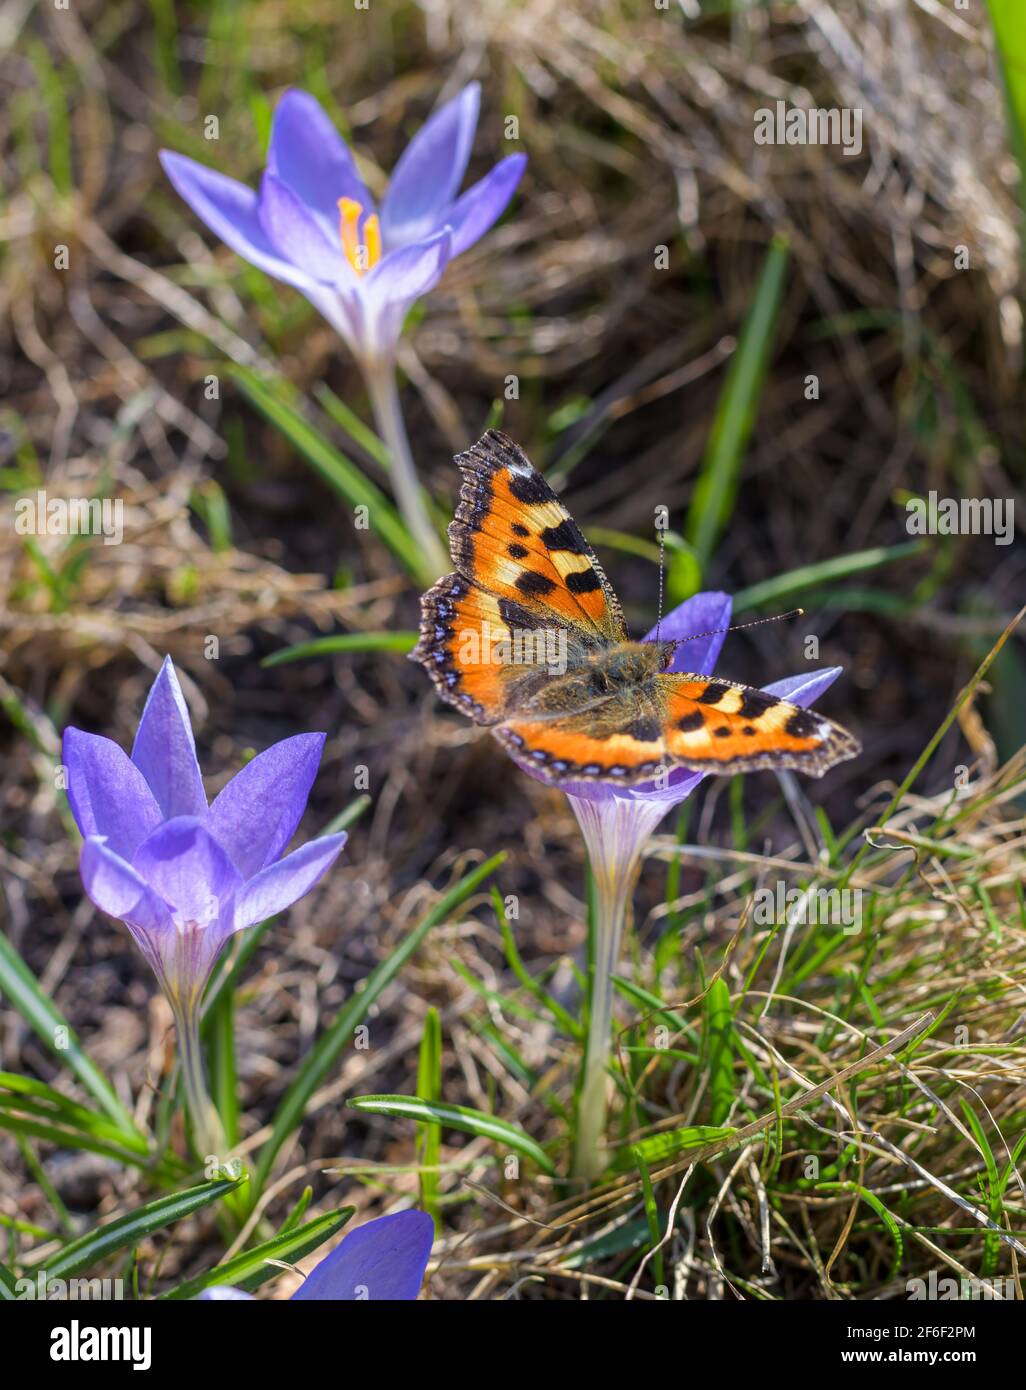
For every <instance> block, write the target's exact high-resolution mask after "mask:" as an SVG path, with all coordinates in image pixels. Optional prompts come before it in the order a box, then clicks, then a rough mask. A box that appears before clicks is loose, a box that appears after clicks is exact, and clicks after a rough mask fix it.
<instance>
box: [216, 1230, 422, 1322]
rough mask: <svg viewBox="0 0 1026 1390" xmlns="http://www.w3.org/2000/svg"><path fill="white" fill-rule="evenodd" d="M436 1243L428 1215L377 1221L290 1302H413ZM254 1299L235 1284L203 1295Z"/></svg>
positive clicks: (348, 1241) (347, 1242)
mask: <svg viewBox="0 0 1026 1390" xmlns="http://www.w3.org/2000/svg"><path fill="white" fill-rule="evenodd" d="M434 1238H435V1223H434V1222H433V1221H432V1219H431V1217H430V1216H428V1215H427V1213H426V1212H423V1211H397V1212H393V1213H392V1214H391V1215H390V1216H378V1217H376V1218H375V1219H374V1220H373V1221H368V1222H367V1223H366V1224H365V1225H363V1226H358V1227H357V1228H356V1230H355V1231H351V1232H350V1233H349V1235H347V1236H346V1237H345V1238H344V1239H343V1240H342V1241H341V1242H340V1243H339V1244H338V1245H336V1247H335V1249H334V1250H333V1251H332V1252H331V1254H330V1255H326V1256H325V1258H324V1259H323V1260H321V1262H320V1264H318V1265H317V1266H316V1267H315V1268H314V1269H313V1270H312V1271H311V1273H310V1274H308V1275H307V1277H306V1279H305V1280H304V1282H303V1283H302V1284H301V1285H300V1286H299V1288H298V1289H297V1290H296V1292H295V1293H294V1294H293V1295H292V1298H291V1299H290V1300H289V1301H290V1302H293V1303H294V1302H297V1301H300V1300H303V1299H306V1300H308V1301H316V1302H320V1303H326V1302H330V1301H335V1302H340V1303H355V1302H362V1301H371V1302H375V1303H384V1302H392V1303H398V1302H410V1301H412V1300H413V1299H415V1298H416V1297H417V1294H418V1293H419V1292H420V1286H421V1284H422V1283H423V1281H424V1270H425V1269H426V1268H427V1262H428V1259H429V1258H430V1255H431V1246H432V1243H433V1242H434ZM252 1297H253V1295H252V1294H250V1293H246V1292H245V1290H243V1289H237V1288H234V1287H233V1286H232V1285H231V1284H215V1285H213V1287H212V1288H209V1289H204V1291H203V1292H202V1293H201V1294H200V1295H199V1299H200V1300H203V1301H206V1302H229V1301H231V1300H245V1301H247V1302H248V1301H249V1300H250V1299H252Z"/></svg>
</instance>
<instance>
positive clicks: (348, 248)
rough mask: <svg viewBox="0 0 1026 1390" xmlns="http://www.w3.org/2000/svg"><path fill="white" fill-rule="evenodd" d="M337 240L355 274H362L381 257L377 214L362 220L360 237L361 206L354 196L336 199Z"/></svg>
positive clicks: (379, 226) (379, 228) (379, 227)
mask: <svg viewBox="0 0 1026 1390" xmlns="http://www.w3.org/2000/svg"><path fill="white" fill-rule="evenodd" d="M338 212H339V226H338V234H339V240H340V241H341V242H342V251H343V253H344V255H345V258H346V260H347V261H348V262H349V264H350V265H351V266H352V268H353V270H354V271H355V272H356V274H357V275H364V274H365V273H366V272H367V271H368V270H370V269H371V268H372V267H373V266H376V265H377V263H378V261H379V260H380V259H381V224H380V223H379V221H378V218H377V214H376V213H375V214H372V215H371V216H370V217H368V218H366V219H365V220H364V224H363V239H362V241H361V239H360V230H361V229H360V218H361V217H363V206H362V204H360V203H358V202H357V201H356V199H355V198H339V200H338Z"/></svg>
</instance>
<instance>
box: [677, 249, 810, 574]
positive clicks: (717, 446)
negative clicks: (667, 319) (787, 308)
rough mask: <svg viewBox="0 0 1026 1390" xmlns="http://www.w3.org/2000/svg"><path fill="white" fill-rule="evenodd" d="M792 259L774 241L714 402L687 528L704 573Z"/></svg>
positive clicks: (730, 499) (750, 422) (736, 472)
mask: <svg viewBox="0 0 1026 1390" xmlns="http://www.w3.org/2000/svg"><path fill="white" fill-rule="evenodd" d="M789 259H790V251H789V249H788V245H787V242H786V241H785V240H784V239H783V238H782V237H779V236H778V237H774V238H773V240H772V242H771V243H770V248H769V250H768V251H767V252H766V258H765V260H764V261H763V266H762V271H761V273H760V276H759V283H758V285H757V286H756V290H755V297H754V299H753V300H752V303H751V306H750V307H749V310H748V314H747V316H746V318H745V322H744V325H743V326H742V329H741V334H740V337H739V339H738V344H737V349H736V351H735V353H734V355H733V357H732V358H731V360H730V366H729V367H728V368H727V377H726V381H725V382H724V384H723V389H722V391H721V392H720V395H719V399H718V400H717V402H716V413H715V415H714V417H713V424H712V430H711V432H710V435H709V442H708V444H707V446H706V450H705V457H704V458H703V460H702V466H701V469H700V470H699V474H698V481H697V482H696V484H695V492H694V496H693V497H692V499H691V506H690V507H689V509H688V515H687V520H686V521H685V524H684V539H685V540H686V541H687V543H688V545H689V546H690V547H691V549H692V550H693V551H694V554H695V556H696V558H697V560H698V563H699V564H700V565H701V566H702V569H703V570H704V569H705V567H706V566H707V565H708V563H709V557H710V556H711V555H712V552H713V549H714V547H715V545H716V542H717V540H718V539H719V536H720V533H721V531H722V530H723V528H724V527H725V526H726V524H727V522H728V521H729V520H730V517H731V513H732V512H733V510H734V499H735V496H736V494H737V489H738V483H739V481H740V477H741V464H742V462H743V459H744V452H745V448H746V447H747V444H748V440H749V437H750V436H751V433H752V429H753V428H754V426H755V420H756V417H757V415H758V411H759V400H760V397H761V395H762V387H763V382H764V381H765V378H766V368H767V366H768V365H769V358H770V353H771V351H772V348H773V338H774V333H775V329H776V323H777V312H778V310H779V308H780V300H781V297H782V295H783V292H784V284H785V281H786V278H787V266H788V261H789Z"/></svg>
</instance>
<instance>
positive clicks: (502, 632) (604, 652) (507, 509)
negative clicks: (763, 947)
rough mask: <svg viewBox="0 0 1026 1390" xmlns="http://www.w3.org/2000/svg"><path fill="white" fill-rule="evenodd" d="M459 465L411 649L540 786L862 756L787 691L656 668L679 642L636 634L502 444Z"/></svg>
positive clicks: (486, 443) (592, 562) (526, 465)
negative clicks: (439, 569) (449, 568)
mask: <svg viewBox="0 0 1026 1390" xmlns="http://www.w3.org/2000/svg"><path fill="white" fill-rule="evenodd" d="M456 462H457V464H458V465H459V468H460V470H461V472H462V473H463V487H462V489H461V492H460V501H459V506H458V507H457V510H456V518H455V520H454V521H453V522H452V524H451V525H450V527H449V542H450V548H451V551H452V559H453V564H454V565H455V567H456V573H455V574H450V575H446V577H445V578H444V579H440V580H439V581H438V583H437V584H436V585H435V586H434V588H432V589H430V590H429V591H428V593H426V594H425V595H424V596H423V598H422V600H421V627H420V641H419V643H418V645H417V648H416V650H415V651H414V652H413V653H412V658H413V660H415V661H419V662H421V663H422V664H423V665H424V666H425V667H426V669H427V671H428V673H429V675H430V676H431V679H432V680H433V681H434V683H435V685H436V687H437V688H438V691H439V693H440V695H441V696H442V698H443V699H444V700H447V701H448V702H449V704H451V705H455V706H456V707H457V708H458V709H461V710H462V711H463V713H464V714H466V715H468V716H469V717H470V718H471V719H473V720H474V722H475V723H477V724H484V725H487V726H489V727H490V728H491V730H492V733H493V734H494V735H495V737H496V738H497V739H498V740H499V742H500V743H501V744H503V746H504V747H505V748H506V749H507V750H508V751H509V753H510V754H511V755H512V756H513V758H514V759H516V760H517V761H518V762H521V763H524V764H525V765H529V766H530V768H531V770H532V771H533V772H535V773H536V774H537V775H538V776H540V777H541V778H542V779H543V780H544V781H547V782H553V783H558V782H563V781H598V782H610V783H614V784H616V785H619V786H632V785H635V784H637V783H639V782H646V781H651V780H652V779H653V778H655V777H657V776H659V775H660V774H664V773H666V772H667V771H668V770H669V769H671V768H675V767H687V768H692V769H694V770H695V771H700V772H717V773H733V772H752V771H755V770H756V769H759V768H775V769H784V768H794V769H796V770H798V771H801V772H807V773H811V774H812V776H814V777H820V776H822V775H823V773H824V772H826V771H827V769H828V768H830V767H833V765H834V764H835V763H838V762H842V761H843V760H844V759H845V758H852V757H854V756H855V755H856V754H857V753H858V752H859V751H860V748H859V743H858V741H857V740H856V739H855V738H854V737H853V736H852V735H851V734H850V733H848V732H847V730H845V729H842V728H840V727H839V726H838V725H837V724H833V723H831V721H830V720H828V719H824V718H822V716H821V715H818V714H814V713H812V712H811V711H809V710H805V709H802V708H800V707H799V706H798V705H794V704H791V703H790V702H789V701H787V700H781V699H778V698H777V697H776V696H775V695H768V694H766V693H765V692H764V691H762V690H757V689H753V688H752V687H751V686H747V685H736V684H734V682H732V681H726V680H720V679H714V678H713V677H710V676H703V675H688V674H684V673H679V672H673V671H670V670H668V669H667V668H668V667H669V665H670V663H671V662H672V660H673V655H674V651H675V649H676V647H677V646H678V645H679V643H677V642H659V641H654V642H632V641H631V640H630V638H629V636H628V633H627V625H626V623H625V622H624V617H623V611H622V609H621V607H620V604H619V601H618V600H617V597H616V595H615V594H614V593H613V590H612V588H611V586H610V584H609V581H608V580H607V579H606V576H605V575H604V574H603V572H602V569H601V566H600V565H599V563H598V561H597V560H596V558H595V556H594V554H593V553H592V551H591V548H590V547H589V545H588V543H587V541H586V540H585V539H584V536H583V535H582V534H581V532H580V530H579V529H578V526H577V524H576V522H575V521H574V520H573V518H572V517H571V516H570V514H569V512H568V511H567V510H566V508H565V507H564V506H563V504H562V503H561V502H560V500H559V498H558V497H557V496H556V494H555V493H554V492H553V491H552V489H551V488H550V487H549V485H548V483H546V482H545V480H544V478H542V477H541V475H540V474H539V473H537V472H536V471H535V469H534V468H533V467H532V466H531V464H530V462H529V461H528V460H527V458H526V457H525V455H524V454H523V453H522V452H521V450H520V449H518V448H517V446H516V445H515V444H514V443H513V441H512V440H511V439H508V438H507V437H506V436H505V435H504V434H501V433H499V431H498V430H489V431H488V432H487V433H486V434H485V435H484V436H483V438H481V439H480V440H478V442H477V443H476V444H475V445H474V447H473V448H472V449H469V450H467V452H466V453H464V454H460V455H459V456H458V457H457V459H456Z"/></svg>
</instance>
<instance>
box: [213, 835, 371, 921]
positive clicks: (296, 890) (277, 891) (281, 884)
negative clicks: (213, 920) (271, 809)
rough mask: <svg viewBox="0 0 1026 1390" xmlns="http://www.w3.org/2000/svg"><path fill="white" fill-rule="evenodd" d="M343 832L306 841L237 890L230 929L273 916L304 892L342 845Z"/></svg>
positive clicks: (324, 871)
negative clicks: (232, 923)
mask: <svg viewBox="0 0 1026 1390" xmlns="http://www.w3.org/2000/svg"><path fill="white" fill-rule="evenodd" d="M346 839H347V836H346V834H345V832H343V833H341V834H339V835H322V836H321V838H320V839H319V840H310V841H309V843H308V844H305V845H303V846H302V848H301V849H296V850H293V851H292V853H291V854H287V855H286V856H285V858H284V859H279V860H278V862H277V864H269V865H268V866H267V868H266V869H261V870H260V872H259V873H258V874H257V875H256V877H255V878H251V879H250V880H249V882H248V883H247V884H246V885H245V887H243V888H240V889H239V892H238V894H237V896H236V899H235V922H234V930H235V931H240V930H241V929H242V928H243V927H250V926H252V925H253V923H254V922H263V921H264V920H265V919H266V918H268V917H273V916H274V914H275V913H276V912H284V910H285V908H287V907H291V906H292V904H293V903H294V902H295V901H296V900H297V899H298V898H301V897H302V896H303V894H304V893H308V892H309V891H310V889H311V888H312V887H313V886H314V884H315V883H316V882H317V880H318V879H319V878H320V877H321V875H322V874H324V873H326V872H327V870H328V869H329V868H330V867H331V865H332V864H333V863H334V862H335V860H336V858H337V857H338V854H339V851H340V850H341V849H342V846H343V845H344V844H345V842H346Z"/></svg>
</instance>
